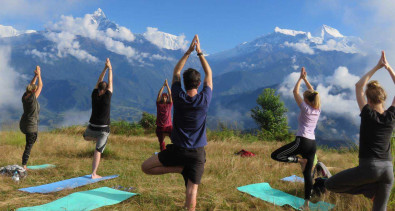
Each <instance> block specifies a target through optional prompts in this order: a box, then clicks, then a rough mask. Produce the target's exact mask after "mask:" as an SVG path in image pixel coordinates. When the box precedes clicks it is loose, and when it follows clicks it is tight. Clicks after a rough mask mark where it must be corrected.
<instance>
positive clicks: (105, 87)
mask: <svg viewBox="0 0 395 211" xmlns="http://www.w3.org/2000/svg"><path fill="white" fill-rule="evenodd" d="M97 87H98V89H99V90H100V91H101V90H106V89H107V87H108V85H107V82H105V81H102V82H100V83H99V85H98V86H97Z"/></svg>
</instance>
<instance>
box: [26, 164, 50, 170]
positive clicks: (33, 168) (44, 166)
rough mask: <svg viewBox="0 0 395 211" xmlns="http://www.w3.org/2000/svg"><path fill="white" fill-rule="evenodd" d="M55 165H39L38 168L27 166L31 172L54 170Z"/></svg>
mask: <svg viewBox="0 0 395 211" xmlns="http://www.w3.org/2000/svg"><path fill="white" fill-rule="evenodd" d="M54 167H55V165H52V164H43V165H37V166H27V168H28V169H30V170H38V169H47V168H54Z"/></svg>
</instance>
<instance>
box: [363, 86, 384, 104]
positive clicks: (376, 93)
mask: <svg viewBox="0 0 395 211" xmlns="http://www.w3.org/2000/svg"><path fill="white" fill-rule="evenodd" d="M365 95H366V97H367V98H368V100H369V101H370V102H371V103H373V104H380V103H384V102H385V100H386V99H387V93H386V92H385V90H384V89H383V87H381V85H380V83H379V82H378V81H376V80H373V81H370V82H369V83H368V84H367V85H366V90H365Z"/></svg>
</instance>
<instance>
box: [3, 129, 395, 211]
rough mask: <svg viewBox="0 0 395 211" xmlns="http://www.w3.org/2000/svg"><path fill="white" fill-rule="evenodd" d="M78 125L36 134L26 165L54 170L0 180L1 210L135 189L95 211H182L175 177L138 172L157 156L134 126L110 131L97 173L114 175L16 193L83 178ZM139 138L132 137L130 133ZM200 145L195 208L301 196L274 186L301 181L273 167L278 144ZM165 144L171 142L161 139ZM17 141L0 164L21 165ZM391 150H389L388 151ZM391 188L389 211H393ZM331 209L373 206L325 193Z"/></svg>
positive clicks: (232, 136)
mask: <svg viewBox="0 0 395 211" xmlns="http://www.w3.org/2000/svg"><path fill="white" fill-rule="evenodd" d="M84 129H85V128H84V127H82V126H76V127H70V128H66V129H62V130H55V131H51V132H41V133H39V136H38V141H37V143H36V144H35V145H34V147H33V150H32V152H31V157H30V160H29V164H30V165H38V164H44V163H51V164H55V165H56V166H57V167H56V168H53V169H46V170H38V171H29V175H28V177H27V178H26V179H24V180H22V181H21V182H20V183H15V182H13V180H12V179H11V178H9V177H0V184H1V185H0V210H14V209H16V208H19V207H24V206H36V205H40V204H44V203H48V202H51V201H53V200H56V199H58V198H61V197H64V196H66V195H68V194H71V193H73V192H77V191H84V190H89V189H94V188H97V187H102V186H107V187H112V186H117V185H121V186H124V187H135V188H136V189H135V190H134V191H133V192H135V193H139V194H140V195H138V196H134V197H132V198H130V199H128V200H126V201H124V202H123V203H120V204H116V205H113V206H109V207H104V208H101V209H98V210H181V209H182V206H183V203H184V200H185V199H184V197H185V194H184V191H185V187H184V182H183V179H182V177H181V175H177V174H168V175H162V176H148V175H145V174H143V172H142V171H141V169H140V165H141V163H142V162H143V161H144V160H145V159H147V158H148V157H150V156H151V155H152V154H153V153H154V152H157V151H158V150H159V145H158V142H157V139H156V137H155V136H154V134H153V133H148V132H146V131H144V130H143V129H141V128H138V127H137V128H135V130H133V131H132V132H129V134H125V133H126V132H127V131H126V130H122V128H120V127H119V128H117V127H113V128H112V134H111V135H110V137H109V140H108V145H107V148H106V150H105V153H104V155H103V157H104V158H103V159H102V162H101V164H100V167H99V171H98V173H99V174H100V175H102V176H104V175H112V174H119V175H120V177H118V178H116V179H113V180H108V181H103V182H98V183H95V184H91V185H88V186H83V187H80V188H76V189H72V190H64V191H60V192H57V193H51V194H28V193H24V192H21V191H18V190H17V189H19V188H23V187H30V186H36V185H42V184H46V183H50V182H55V181H59V180H64V179H69V178H73V177H78V176H82V175H86V174H89V173H90V171H91V162H92V155H93V149H94V144H93V143H92V142H87V141H84V140H83V138H82V133H83V131H84ZM133 134H139V135H133ZM208 139H209V144H208V146H207V147H206V152H207V163H206V168H205V173H204V175H203V179H202V184H201V185H200V186H199V191H198V205H197V210H293V209H292V208H287V207H283V208H281V207H277V206H274V205H272V204H270V203H266V202H263V201H261V200H259V199H257V198H254V197H251V196H249V195H247V194H244V193H241V192H239V191H237V190H236V188H237V187H239V186H243V185H247V184H251V183H260V182H268V183H270V185H271V186H272V187H273V188H276V189H280V190H282V191H285V192H287V193H290V194H292V195H296V196H298V197H301V198H303V184H295V183H288V182H283V181H280V179H281V178H283V177H286V176H290V175H292V174H296V175H299V176H303V175H302V173H301V171H300V167H299V165H297V164H283V163H279V162H276V161H273V160H272V159H271V158H270V154H271V152H272V151H273V150H275V149H277V148H278V147H280V146H281V145H283V144H284V142H275V141H272V142H268V141H257V140H258V138H256V137H255V138H254V137H253V136H240V135H238V134H236V133H233V132H232V131H225V132H209V134H208ZM166 142H167V143H168V142H170V140H169V139H168V138H166ZM24 145H25V140H24V135H23V134H22V133H20V132H19V131H16V132H15V131H2V132H0V166H5V165H10V164H20V162H21V156H22V153H23V150H24ZM241 149H246V150H248V151H252V152H254V153H255V154H256V155H257V156H255V157H251V158H241V157H239V156H236V155H234V152H236V151H239V150H241ZM393 152H394V149H393ZM317 154H318V158H319V160H321V161H322V162H324V163H325V164H326V165H327V166H329V167H333V168H331V172H332V173H337V172H339V171H340V170H343V169H346V168H350V167H354V166H356V165H357V163H358V154H357V152H356V151H350V150H330V149H319V150H318V152H317ZM394 192H395V191H394V190H393V191H392V195H391V198H390V203H389V207H388V210H395V197H394ZM317 200H325V201H327V202H331V203H334V204H336V208H335V210H370V209H371V206H372V202H371V201H370V200H369V199H366V198H364V197H362V196H350V195H345V194H333V193H331V194H327V195H326V196H324V197H322V198H321V199H313V201H317Z"/></svg>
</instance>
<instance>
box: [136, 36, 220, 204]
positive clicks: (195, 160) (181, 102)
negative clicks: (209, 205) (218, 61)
mask: <svg viewBox="0 0 395 211" xmlns="http://www.w3.org/2000/svg"><path fill="white" fill-rule="evenodd" d="M195 48H196V52H197V55H198V57H199V59H200V62H201V64H202V66H203V70H204V73H205V77H204V84H203V90H202V91H201V92H200V93H198V87H199V86H200V83H201V82H200V73H199V72H198V71H196V70H195V69H192V68H189V69H187V70H185V71H184V73H183V80H184V87H185V90H186V92H185V91H183V90H182V88H181V75H180V72H181V70H182V68H183V67H184V65H185V62H186V61H187V59H188V57H189V55H190V54H191V53H192V52H193V50H194V49H195ZM212 90H213V79H212V72H211V68H210V66H209V64H208V63H207V61H206V59H205V58H204V55H203V53H202V51H201V49H200V42H199V38H198V36H197V35H195V37H194V39H193V40H192V43H191V45H190V47H189V49H188V51H187V52H186V53H185V54H184V56H183V57H182V58H181V60H180V61H179V62H178V63H177V65H176V67H175V68H174V73H173V82H172V87H171V94H172V98H173V103H174V115H173V131H172V133H171V137H170V138H171V141H172V143H173V144H169V145H167V147H166V149H165V150H164V151H162V152H160V153H159V154H158V155H154V156H152V157H150V158H149V159H148V160H146V161H145V162H144V163H143V164H142V166H141V168H142V170H143V172H144V173H146V174H151V175H158V174H166V173H181V174H182V176H183V177H184V181H185V186H186V192H185V193H186V201H185V208H187V209H188V210H190V211H191V210H192V211H193V210H195V207H196V196H197V190H198V185H199V184H200V180H201V178H202V175H203V172H204V163H205V162H206V152H205V150H204V146H206V145H207V137H206V117H207V111H208V107H209V105H210V102H211V96H212Z"/></svg>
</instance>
